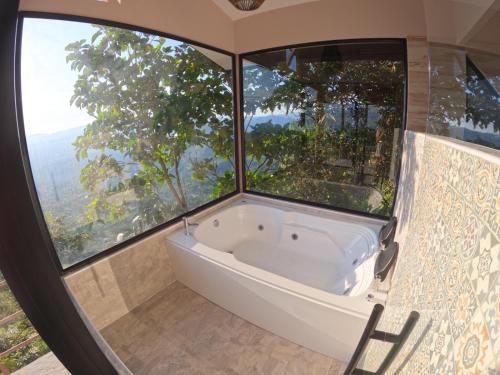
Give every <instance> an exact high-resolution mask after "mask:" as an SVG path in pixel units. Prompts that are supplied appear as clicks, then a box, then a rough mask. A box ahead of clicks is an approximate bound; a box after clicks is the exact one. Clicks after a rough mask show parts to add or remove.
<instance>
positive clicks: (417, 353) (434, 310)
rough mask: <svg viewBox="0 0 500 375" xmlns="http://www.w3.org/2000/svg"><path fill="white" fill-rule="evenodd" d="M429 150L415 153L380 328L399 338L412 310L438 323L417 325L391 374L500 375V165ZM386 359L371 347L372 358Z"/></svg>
mask: <svg viewBox="0 0 500 375" xmlns="http://www.w3.org/2000/svg"><path fill="white" fill-rule="evenodd" d="M417 138H418V137H417ZM415 144H416V143H415ZM408 147H411V145H408ZM423 147H424V150H423V152H415V151H413V150H410V151H409V152H411V153H413V154H416V155H417V154H419V155H421V158H422V159H421V161H419V163H418V164H419V167H420V169H419V182H418V189H417V191H416V192H415V193H414V194H415V197H413V199H412V213H411V215H409V219H408V220H407V224H406V225H407V229H406V230H405V233H406V237H405V238H404V239H403V240H401V241H400V242H401V243H402V244H403V246H402V247H401V255H400V258H399V260H398V262H399V263H398V268H397V271H396V273H395V274H394V276H393V280H392V284H391V289H390V291H389V296H388V299H387V303H386V309H385V311H384V316H383V318H382V322H381V324H383V326H384V327H391V330H392V331H395V332H397V331H398V330H399V329H400V328H401V326H402V325H403V324H404V321H405V319H406V314H408V312H409V311H411V310H417V311H419V312H420V313H421V316H422V319H424V320H425V319H428V317H431V319H434V317H436V318H435V319H436V320H435V322H433V324H432V325H431V326H430V328H429V329H428V332H424V330H422V327H421V324H420V323H419V324H418V325H417V327H416V328H415V330H414V332H412V335H411V336H410V338H409V340H408V341H407V343H406V345H405V347H404V348H403V349H402V351H401V352H400V355H398V359H397V360H396V361H395V363H394V366H393V367H392V368H391V369H390V371H389V373H398V374H411V375H413V374H425V373H428V374H432V375H434V374H443V375H447V374H455V373H456V374H483V373H484V374H500V366H499V364H500V360H496V359H495V358H496V357H499V358H500V285H499V283H500V240H499V237H500V235H499V231H498V228H499V226H498V224H499V223H498V217H499V212H500V181H499V180H500V172H499V171H500V164H499V163H497V164H495V163H492V162H491V161H486V159H482V158H480V157H479V156H477V155H474V154H472V153H468V152H466V151H464V149H463V148H456V147H454V146H453V145H452V144H449V143H443V142H442V141H441V140H440V139H439V138H434V137H432V136H427V137H426V138H425V145H424V146H423ZM407 152H408V150H407ZM478 184H479V185H481V186H477V185H478ZM399 204H403V207H397V211H396V212H403V211H404V202H399ZM424 317H425V318H424ZM422 335H423V337H422V338H421V343H420V345H419V346H417V347H415V349H414V352H413V353H411V350H412V349H413V347H414V345H415V343H417V341H418V340H419V339H420V336H422ZM384 354H385V353H384V351H382V350H378V349H376V348H375V346H371V347H370V351H369V356H368V358H369V359H370V362H371V363H377V361H378V363H380V361H381V360H382V359H383V355H384ZM408 355H410V358H408V359H407V361H406V364H405V362H404V358H406V357H407V356H408ZM495 355H496V357H495ZM401 364H405V365H404V366H403V367H401ZM398 366H399V367H398Z"/></svg>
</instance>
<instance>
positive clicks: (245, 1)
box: [229, 0, 265, 11]
mask: <svg viewBox="0 0 500 375" xmlns="http://www.w3.org/2000/svg"><path fill="white" fill-rule="evenodd" d="M264 1H265V0H229V2H230V3H231V4H233V5H234V6H235V7H236V8H237V9H239V10H244V11H250V10H255V9H257V8H258V7H260V6H261V5H262V3H263V2H264Z"/></svg>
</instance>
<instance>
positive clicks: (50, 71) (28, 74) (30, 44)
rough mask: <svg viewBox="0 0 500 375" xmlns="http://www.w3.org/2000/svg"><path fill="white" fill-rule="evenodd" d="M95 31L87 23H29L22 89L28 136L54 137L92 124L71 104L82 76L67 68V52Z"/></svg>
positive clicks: (88, 117)
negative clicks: (67, 46)
mask: <svg viewBox="0 0 500 375" xmlns="http://www.w3.org/2000/svg"><path fill="white" fill-rule="evenodd" d="M94 31H95V28H94V27H92V26H91V25H88V24H85V23H79V22H69V21H55V20H50V21H48V20H43V19H30V18H27V19H25V21H24V26H23V40H22V50H21V53H22V57H21V88H22V100H23V102H22V104H23V114H24V126H25V129H26V134H28V135H31V134H47V133H54V132H57V131H61V130H64V129H69V128H74V127H78V126H84V125H86V124H88V123H89V122H90V121H91V117H90V116H88V115H87V113H86V112H85V111H84V110H80V109H78V108H76V107H75V106H70V104H69V101H70V98H71V96H72V95H73V83H74V82H75V80H76V78H77V76H78V75H77V73H76V72H74V71H72V70H71V68H70V66H69V64H66V55H67V52H66V51H65V50H64V48H65V47H66V45H68V44H69V43H72V42H75V41H77V40H80V39H88V38H89V37H90V36H91V35H92V34H93V33H94Z"/></svg>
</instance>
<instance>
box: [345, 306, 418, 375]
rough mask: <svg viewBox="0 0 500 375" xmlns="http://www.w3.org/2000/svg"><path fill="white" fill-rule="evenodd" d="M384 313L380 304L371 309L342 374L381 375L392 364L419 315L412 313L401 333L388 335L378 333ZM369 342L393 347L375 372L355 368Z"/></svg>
mask: <svg viewBox="0 0 500 375" xmlns="http://www.w3.org/2000/svg"><path fill="white" fill-rule="evenodd" d="M383 312H384V306H382V305H380V304H376V305H375V306H374V307H373V311H372V313H371V315H370V318H369V319H368V323H367V324H366V327H365V330H364V332H363V334H362V335H361V339H360V340H359V344H358V346H357V347H356V350H355V351H354V354H353V356H352V358H351V360H350V361H349V364H348V365H347V368H346V370H345V372H344V375H383V374H384V373H385V372H386V371H387V369H388V368H389V366H390V365H391V364H392V362H393V361H394V359H395V358H396V356H397V355H398V353H399V351H400V350H401V348H402V347H403V345H404V343H405V342H406V340H407V339H408V337H409V336H410V333H411V332H412V331H413V328H415V324H417V321H418V319H419V318H420V314H419V313H418V312H416V311H412V312H411V313H410V315H409V316H408V319H407V320H406V323H405V324H404V326H403V328H402V329H401V332H400V333H399V334H397V335H396V334H394V333H388V332H384V331H378V330H377V325H378V323H379V321H380V319H381V318H382V313H383ZM370 340H379V341H384V342H389V343H392V344H393V346H392V348H391V350H389V353H387V356H386V357H385V359H384V360H383V361H382V364H381V365H380V367H379V368H378V370H377V371H376V372H372V371H366V370H361V369H359V368H357V365H358V363H359V361H360V360H361V358H362V357H363V354H364V352H365V350H366V347H367V346H368V342H369V341H370Z"/></svg>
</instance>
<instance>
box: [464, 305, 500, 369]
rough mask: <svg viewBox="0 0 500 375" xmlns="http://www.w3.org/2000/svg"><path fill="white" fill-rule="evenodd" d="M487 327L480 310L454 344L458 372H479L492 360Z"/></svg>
mask: <svg viewBox="0 0 500 375" xmlns="http://www.w3.org/2000/svg"><path fill="white" fill-rule="evenodd" d="M493 359H494V356H493V351H492V349H491V342H490V338H489V335H488V328H487V327H486V324H485V322H484V320H483V316H482V314H481V312H480V311H478V312H477V313H476V314H475V315H474V319H473V320H472V322H471V324H470V325H469V327H468V328H467V330H466V331H465V332H464V333H463V335H462V336H461V337H460V339H459V340H458V341H457V342H456V344H455V364H456V371H457V373H458V374H481V373H485V372H486V371H487V368H488V367H489V364H490V363H491V361H493Z"/></svg>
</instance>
